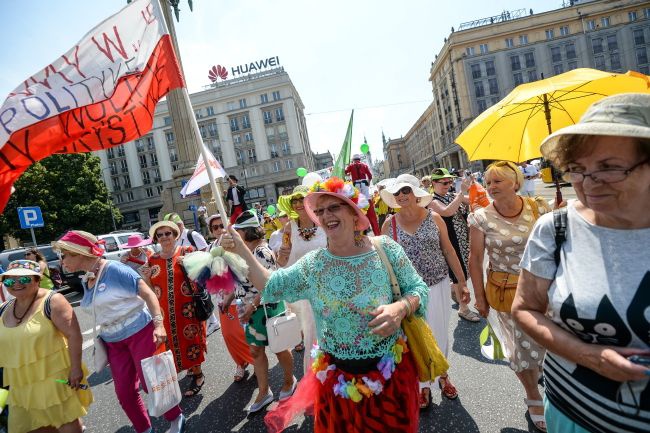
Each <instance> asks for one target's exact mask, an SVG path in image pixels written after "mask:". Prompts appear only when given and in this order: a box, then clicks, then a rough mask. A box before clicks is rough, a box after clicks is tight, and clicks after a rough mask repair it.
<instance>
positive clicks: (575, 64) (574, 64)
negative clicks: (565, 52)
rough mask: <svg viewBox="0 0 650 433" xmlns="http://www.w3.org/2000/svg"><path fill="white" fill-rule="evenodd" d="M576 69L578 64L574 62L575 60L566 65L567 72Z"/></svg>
mask: <svg viewBox="0 0 650 433" xmlns="http://www.w3.org/2000/svg"><path fill="white" fill-rule="evenodd" d="M577 67H578V62H576V61H575V60H574V61H571V62H569V63H567V71H573V70H574V69H576V68H577Z"/></svg>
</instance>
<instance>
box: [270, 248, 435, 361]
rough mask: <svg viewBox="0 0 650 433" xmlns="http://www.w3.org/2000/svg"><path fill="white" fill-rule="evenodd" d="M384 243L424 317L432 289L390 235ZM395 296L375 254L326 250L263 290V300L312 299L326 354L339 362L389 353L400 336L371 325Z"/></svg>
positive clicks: (312, 254)
mask: <svg viewBox="0 0 650 433" xmlns="http://www.w3.org/2000/svg"><path fill="white" fill-rule="evenodd" d="M381 243H382V246H383V248H384V250H385V251H386V255H387V256H388V260H389V261H390V262H391V264H392V266H393V270H394V272H395V275H396V277H397V282H398V283H399V286H400V288H401V292H402V296H404V295H414V296H418V297H419V298H420V308H419V309H418V311H417V314H418V315H422V314H424V310H425V306H426V305H427V297H428V290H429V289H428V287H427V285H426V284H425V283H424V281H422V277H420V275H419V274H418V273H417V271H416V270H415V268H414V267H413V265H412V264H411V261H410V260H409V259H408V257H407V256H406V254H405V253H404V250H403V249H402V247H401V246H399V245H398V244H397V243H395V242H394V241H393V240H392V239H390V238H388V237H386V236H381ZM392 298H393V295H392V290H391V287H390V281H389V277H388V272H387V271H386V270H385V269H384V266H383V264H382V262H381V259H380V258H379V255H378V254H377V252H376V251H374V250H373V251H370V252H367V253H364V254H359V255H357V256H351V257H339V256H334V255H332V254H331V253H330V252H328V251H327V249H324V248H322V249H318V250H315V251H311V252H310V253H308V254H307V255H305V256H304V257H302V258H301V259H300V260H299V261H298V262H296V263H295V264H294V265H293V266H290V267H288V268H285V269H279V270H277V271H275V272H273V273H272V274H271V277H270V279H269V281H268V282H267V284H266V288H265V289H264V302H278V301H281V300H285V301H287V302H296V301H297V300H300V299H306V300H308V301H309V302H310V303H311V306H312V309H313V310H314V317H315V319H316V330H317V332H318V344H319V345H320V348H321V350H324V351H325V352H328V353H330V354H332V355H334V356H336V357H337V358H340V359H368V358H376V357H381V356H382V355H384V354H385V353H387V352H388V351H389V350H390V348H391V347H392V346H393V344H395V341H396V340H397V336H398V335H397V334H394V335H391V336H390V337H387V338H384V337H380V336H378V335H375V334H371V333H370V330H371V328H370V327H369V326H368V322H370V321H371V320H372V319H373V316H371V315H370V312H371V311H373V310H374V309H375V308H377V307H378V306H380V305H385V304H390V303H392V302H393V300H392Z"/></svg>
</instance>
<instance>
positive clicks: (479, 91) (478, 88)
mask: <svg viewBox="0 0 650 433" xmlns="http://www.w3.org/2000/svg"><path fill="white" fill-rule="evenodd" d="M474 96H476V97H477V98H482V97H483V96H485V89H484V88H483V81H474Z"/></svg>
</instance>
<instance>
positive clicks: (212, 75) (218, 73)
mask: <svg viewBox="0 0 650 433" xmlns="http://www.w3.org/2000/svg"><path fill="white" fill-rule="evenodd" d="M208 78H209V79H210V81H212V82H213V83H214V82H215V81H217V79H218V78H221V79H222V80H225V79H227V78H228V70H227V69H226V68H224V67H223V66H221V65H217V66H213V67H212V68H211V69H210V71H209V72H208Z"/></svg>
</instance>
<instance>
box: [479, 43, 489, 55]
mask: <svg viewBox="0 0 650 433" xmlns="http://www.w3.org/2000/svg"><path fill="white" fill-rule="evenodd" d="M479 49H480V50H481V54H487V53H488V44H481V45H479Z"/></svg>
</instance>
